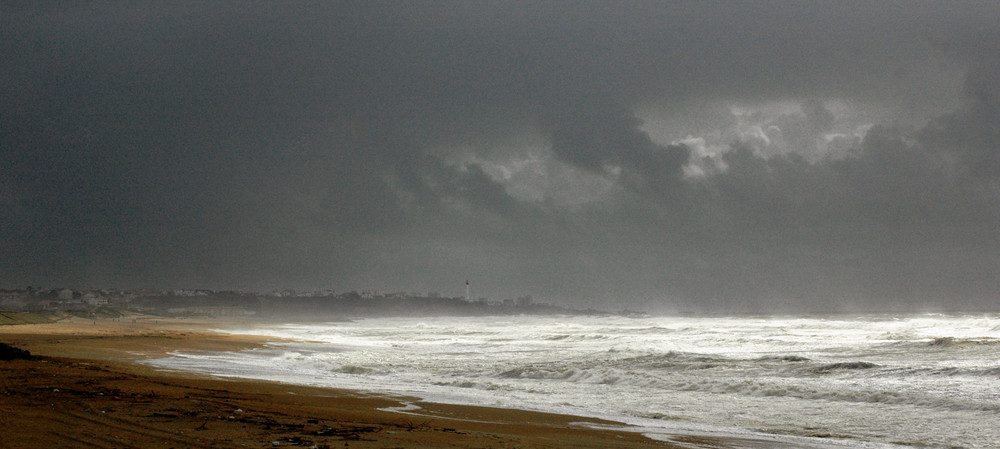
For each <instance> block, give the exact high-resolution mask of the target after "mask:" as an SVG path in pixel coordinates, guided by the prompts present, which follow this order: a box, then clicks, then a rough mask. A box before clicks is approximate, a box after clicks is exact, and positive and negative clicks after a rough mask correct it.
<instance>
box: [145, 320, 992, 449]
mask: <svg viewBox="0 0 1000 449" xmlns="http://www.w3.org/2000/svg"><path fill="white" fill-rule="evenodd" d="M224 332H230V333H237V334H254V335H265V336H274V337H276V338H275V342H273V343H270V344H268V345H266V346H264V347H261V348H256V349H250V350H245V351H240V352H201V353H174V354H172V355H171V356H169V357H166V358H161V359H154V360H150V361H149V363H150V364H152V365H155V366H158V367H164V368H171V369H181V370H193V371H200V372H206V373H212V374H216V375H220V376H235V377H244V378H256V379H269V380H277V381H282V382H289V383H296V384H308V385H320V386H329V387H337V388H350V389H358V390H366V391H373V392H385V393H399V394H405V395H411V396H418V397H421V398H424V399H427V400H430V401H436V402H447V403H458V404H474V405H484V406H493V407H503V408H517V409H526V410H539V411H549V412H557V413H566V414H573V415H580V416H589V417H597V418H605V419H610V420H615V421H618V422H622V423H625V424H629V425H632V426H635V427H634V430H636V431H639V432H643V433H645V434H647V435H649V436H651V437H653V438H658V439H664V440H670V439H671V436H672V435H690V434H697V435H718V436H724V437H728V438H732V439H733V440H734V441H743V443H741V444H745V445H746V447H810V448H826V447H848V448H860V447H864V448H868V447H920V448H926V447H966V448H985V447H998V445H1000V314H977V315H957V314H956V315H940V314H933V315H928V314H921V315H862V316H844V315H831V316H803V317H641V318H628V317H620V316H504V317H421V318H371V319H362V320H358V321H354V322H335V323H323V324H315V323H313V324H297V323H289V324H284V325H273V326H264V327H256V328H252V329H226V330H224Z"/></svg>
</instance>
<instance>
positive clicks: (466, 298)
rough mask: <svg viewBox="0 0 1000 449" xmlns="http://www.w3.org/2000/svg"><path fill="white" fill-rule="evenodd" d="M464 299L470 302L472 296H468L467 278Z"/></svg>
mask: <svg viewBox="0 0 1000 449" xmlns="http://www.w3.org/2000/svg"><path fill="white" fill-rule="evenodd" d="M465 300H466V301H469V302H471V301H472V298H470V297H469V280H468V279H466V280H465Z"/></svg>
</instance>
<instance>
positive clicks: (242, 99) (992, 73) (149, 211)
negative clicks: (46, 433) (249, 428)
mask: <svg viewBox="0 0 1000 449" xmlns="http://www.w3.org/2000/svg"><path fill="white" fill-rule="evenodd" d="M0 60H2V61H3V64H2V65H0V235H2V239H0V287H6V288H14V287H19V288H23V287H24V286H27V285H34V286H44V287H57V286H68V287H78V288H84V287H94V288H100V287H118V288H132V287H152V288H214V289H242V290H271V289H284V288H295V289H300V290H311V289H315V288H332V289H334V290H337V291H346V290H352V289H358V290H361V289H382V290H387V291H402V290H405V291H408V292H409V291H416V292H427V291H439V292H441V293H442V294H445V295H456V296H457V295H463V294H464V284H465V280H466V279H468V280H469V281H470V282H471V284H472V292H473V295H474V296H489V297H492V298H509V297H514V296H518V295H523V294H532V295H534V296H535V297H536V299H539V300H542V301H547V302H555V303H560V304H570V305H573V304H575V305H586V306H601V307H608V308H615V309H618V308H623V307H632V308H642V309H646V310H668V311H669V310H675V311H683V310H706V309H709V310H722V311H726V310H759V311H768V310H782V309H795V310H831V309H833V310H853V309H855V308H863V307H868V308H875V307H891V308H907V307H912V308H926V307H933V308H947V307H977V306H980V305H986V306H987V307H994V308H995V307H996V306H997V305H1000V2H995V1H984V2H963V1H949V2H920V1H902V2H892V1H872V2H851V1H838V2H791V1H780V2H765V1H751V2H742V3H741V2H731V1H725V2H708V1H698V2H661V1H655V2H623V1H611V2H587V1H569V2H556V1H543V2H471V1H464V0H463V1H456V2H428V1H420V2H376V1H363V2H347V1H345V2H326V1H323V2H221V1H219V2H202V1H196V2H179V1H171V2H149V3H144V2H121V3H118V2H35V1H26V2H6V3H5V6H4V7H3V8H2V9H0Z"/></svg>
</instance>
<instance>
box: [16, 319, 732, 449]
mask: <svg viewBox="0 0 1000 449" xmlns="http://www.w3.org/2000/svg"><path fill="white" fill-rule="evenodd" d="M226 324H227V322H226V321H224V320H223V319H219V318H162V317H152V316H141V315H129V316H123V317H118V318H99V319H89V318H88V319H84V318H79V317H74V318H67V319H64V320H61V321H59V322H55V323H42V324H20V325H6V326H0V342H2V343H5V344H7V345H10V346H12V347H16V348H20V349H22V350H26V351H28V352H30V357H28V358H18V357H15V359H14V360H6V361H0V396H2V400H0V428H2V429H6V430H4V431H3V435H0V448H4V449H6V448H26V447H48V448H59V447H94V448H129V447H143V448H148V447H167V448H170V447H173V448H188V447H192V448H209V447H211V448H226V447H233V448H244V447H250V448H265V447H268V448H273V447H311V448H317V449H318V448H347V447H350V448H401V447H435V448H444V447H455V448H458V447H462V448H469V447H476V448H511V447H533V448H568V447H575V448H576V447H578V448H664V447H724V446H725V443H724V442H723V441H713V440H712V439H706V438H703V437H685V436H678V437H676V438H675V442H674V443H667V442H663V441H657V440H652V439H649V438H646V437H644V436H642V435H641V434H639V433H636V432H630V431H627V430H626V429H625V428H624V427H623V426H621V425H619V424H617V423H611V422H603V421H600V420H595V419H592V418H582V417H574V416H564V415H555V414H546V413H536V412H529V411H520V410H509V409H495V408H488V407H474V406H455V405H445V404H435V403H426V402H421V401H418V400H416V399H413V398H405V397H392V396H385V395H378V394H374V393H367V392H357V391H347V390H337V389H330V388H313V387H304V386H296V385H287V384H280V383H273V382H263V381H248V380H231V379H220V378H213V377H209V376H205V375H198V374H192V373H181V372H173V371H161V370H155V369H153V368H150V367H147V366H145V365H142V364H140V363H137V361H138V360H141V359H143V358H149V357H156V356H160V355H163V354H166V353H168V352H171V351H178V350H181V351H201V350H211V351H216V350H239V349H243V348H250V347H253V346H255V345H259V344H262V343H263V340H260V339H258V338H257V337H247V336H232V335H225V334H220V333H215V332H212V331H211V330H210V329H212V328H219V327H224V326H225V325H226ZM228 324H237V323H228Z"/></svg>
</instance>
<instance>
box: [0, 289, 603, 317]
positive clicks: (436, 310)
mask: <svg viewBox="0 0 1000 449" xmlns="http://www.w3.org/2000/svg"><path fill="white" fill-rule="evenodd" d="M0 311H8V312H35V313H42V314H59V313H61V314H69V315H74V316H81V317H94V318H97V317H115V316H122V315H124V314H125V313H127V312H132V313H145V314H151V315H162V316H210V317H246V318H251V317H259V318H262V319H285V318H295V319H299V320H301V319H315V320H328V319H336V318H353V317H367V316H414V315H418V316H419V315H461V316H469V315H511V314H599V313H603V312H599V311H596V310H575V309H568V308H564V307H560V306H555V305H549V304H543V303H538V302H536V301H535V300H534V299H533V298H532V297H531V296H530V295H525V296H520V297H517V298H507V299H499V300H497V299H490V298H478V299H471V298H468V297H463V296H457V297H446V296H442V295H441V294H440V293H438V292H429V293H426V294H423V293H416V292H411V293H406V292H384V291H381V290H362V291H348V292H343V293H337V292H335V291H334V290H330V289H322V290H315V291H309V292H303V291H296V290H292V289H287V290H281V291H273V292H270V293H260V292H246V291H234V290H224V291H216V290H204V289H193V290H191V289H186V290H149V289H132V290H115V289H100V290H91V289H70V288H52V289H42V288H36V287H26V288H24V289H11V290H7V289H3V290H0Z"/></svg>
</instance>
